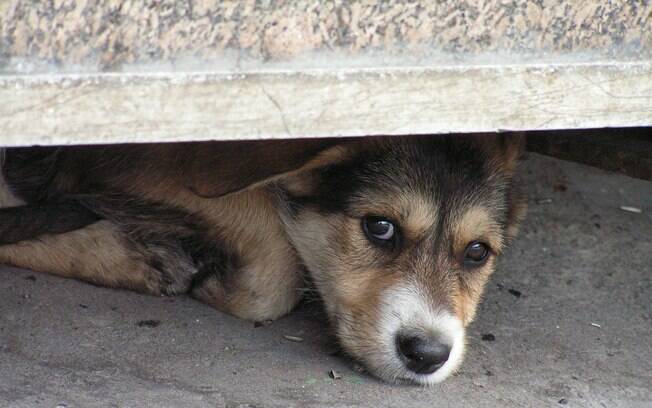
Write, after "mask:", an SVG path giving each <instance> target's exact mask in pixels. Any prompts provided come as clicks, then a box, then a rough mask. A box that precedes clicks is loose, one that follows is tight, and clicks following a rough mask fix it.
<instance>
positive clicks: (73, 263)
mask: <svg viewBox="0 0 652 408" xmlns="http://www.w3.org/2000/svg"><path fill="white" fill-rule="evenodd" d="M128 245H129V242H128V241H127V240H125V239H124V234H123V233H122V232H121V231H120V230H118V229H117V228H116V226H115V225H114V224H112V223H111V222H110V221H106V220H104V221H99V222H96V223H94V224H91V225H88V226H86V227H84V228H82V229H78V230H75V231H70V232H66V233H63V234H56V235H52V234H46V235H42V236H40V237H39V238H36V239H32V240H28V241H21V242H18V243H15V244H10V245H2V246H0V263H4V264H9V265H13V266H16V267H21V268H27V269H32V270H34V271H37V272H47V273H51V274H54V275H58V276H62V277H67V278H76V279H81V280H84V281H87V282H91V283H94V284H97V285H102V286H108V287H114V288H126V289H133V290H136V291H139V292H145V293H150V294H156V295H158V294H161V293H166V292H173V290H172V289H173V288H172V286H174V285H170V282H166V275H165V274H164V273H162V272H161V270H160V269H157V266H159V267H160V265H156V262H153V261H152V260H151V259H148V257H147V254H146V253H142V252H140V251H139V250H138V249H137V248H136V247H131V248H130V247H128ZM167 280H169V279H167ZM184 289H185V288H181V291H183V290H184Z"/></svg>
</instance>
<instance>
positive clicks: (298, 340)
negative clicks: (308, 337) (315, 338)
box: [283, 334, 303, 343]
mask: <svg viewBox="0 0 652 408" xmlns="http://www.w3.org/2000/svg"><path fill="white" fill-rule="evenodd" d="M283 337H285V340H290V341H293V342H295V343H301V342H302V341H303V337H299V336H290V335H289V334H285V335H283Z"/></svg>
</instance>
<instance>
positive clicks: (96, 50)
mask: <svg viewBox="0 0 652 408" xmlns="http://www.w3.org/2000/svg"><path fill="white" fill-rule="evenodd" d="M229 50H235V55H236V57H237V58H240V57H247V58H253V59H256V60H260V61H270V60H288V59H290V58H291V57H296V56H299V55H301V54H305V53H308V52H312V51H338V52H343V53H344V55H347V54H351V55H357V54H358V53H361V52H363V51H370V50H383V52H387V53H389V54H392V55H399V56H400V55H402V54H405V53H410V52H417V51H418V52H425V53H427V52H431V51H432V52H437V53H443V54H449V55H456V56H460V57H463V56H468V55H478V54H491V53H500V54H507V55H545V54H550V53H552V54H566V53H570V52H572V53H588V54H589V55H591V58H605V57H606V58H619V59H641V58H643V57H645V58H649V56H650V53H652V4H651V2H650V1H648V0H610V1H606V0H589V1H568V0H432V1H412V0H389V1H380V0H376V1H374V0H355V1H337V0H325V1H317V0H311V1H309V0H294V1H286V0H258V1H253V0H242V1H208V0H186V1H177V0H48V1H45V0H34V1H29V0H0V59H1V60H0V62H4V65H5V66H6V65H8V60H9V58H14V59H15V58H18V59H28V60H37V61H45V62H48V63H55V64H63V65H67V64H68V65H69V64H91V65H93V66H95V67H97V68H99V69H118V68H119V67H120V66H121V65H123V64H125V63H143V62H145V63H148V62H160V61H170V60H174V59H177V58H187V57H193V58H197V57H198V58H199V59H200V60H205V61H208V60H211V59H212V58H216V57H220V56H222V55H224V54H225V53H226V52H229ZM325 64H326V65H327V64H328V63H327V61H326V62H325Z"/></svg>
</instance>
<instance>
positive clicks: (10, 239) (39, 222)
mask: <svg viewBox="0 0 652 408" xmlns="http://www.w3.org/2000/svg"><path fill="white" fill-rule="evenodd" d="M99 219H100V217H99V216H98V215H97V214H95V213H94V212H93V211H91V210H89V209H88V208H86V207H85V206H84V205H82V204H81V203H79V202H78V201H76V200H64V201H59V202H52V203H48V204H26V205H21V206H18V207H8V208H0V244H1V245H6V244H13V243H16V242H20V241H24V240H27V239H33V238H36V237H38V236H40V235H43V234H60V233H64V232H69V231H73V230H76V229H79V228H82V227H85V226H87V225H89V224H92V223H94V222H96V221H97V220H99Z"/></svg>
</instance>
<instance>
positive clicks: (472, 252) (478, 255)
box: [464, 241, 489, 267]
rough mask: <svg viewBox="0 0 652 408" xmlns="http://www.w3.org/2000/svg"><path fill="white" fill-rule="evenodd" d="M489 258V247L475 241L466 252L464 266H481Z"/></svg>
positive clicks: (468, 246)
mask: <svg viewBox="0 0 652 408" xmlns="http://www.w3.org/2000/svg"><path fill="white" fill-rule="evenodd" d="M488 257H489V247H488V246H487V245H486V244H483V243H482V242H480V241H473V242H471V243H470V244H469V245H467V247H466V249H465V250H464V265H465V266H470V267H474V266H481V265H484V264H485V262H487V258H488Z"/></svg>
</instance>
